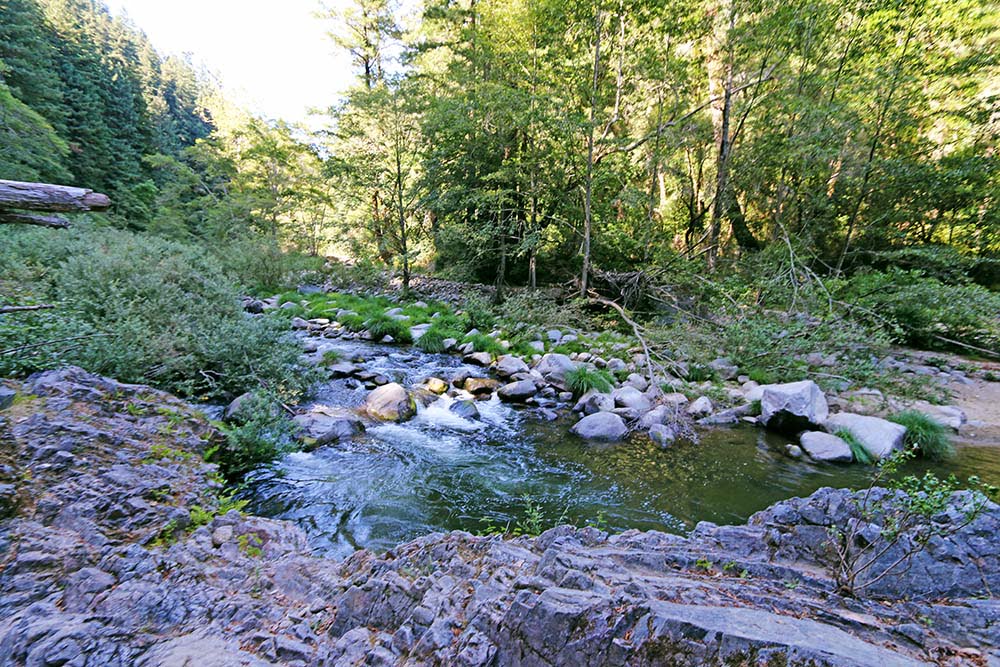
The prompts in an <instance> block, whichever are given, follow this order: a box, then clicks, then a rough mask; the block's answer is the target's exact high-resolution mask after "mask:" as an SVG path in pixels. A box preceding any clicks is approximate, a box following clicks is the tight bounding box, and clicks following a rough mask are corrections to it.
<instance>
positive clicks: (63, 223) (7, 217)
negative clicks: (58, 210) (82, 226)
mask: <svg viewBox="0 0 1000 667" xmlns="http://www.w3.org/2000/svg"><path fill="white" fill-rule="evenodd" d="M0 225H35V226H36V227H55V228H56V229H66V228H67V227H69V220H67V219H66V218H61V217H59V216H58V215H36V214H34V213H16V212H13V211H3V210H0Z"/></svg>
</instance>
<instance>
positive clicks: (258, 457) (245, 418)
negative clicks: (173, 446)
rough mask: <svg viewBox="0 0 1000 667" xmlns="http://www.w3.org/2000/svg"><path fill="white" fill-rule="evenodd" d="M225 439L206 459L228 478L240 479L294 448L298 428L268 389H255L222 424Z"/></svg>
mask: <svg viewBox="0 0 1000 667" xmlns="http://www.w3.org/2000/svg"><path fill="white" fill-rule="evenodd" d="M220 430H221V431H222V433H223V435H224V436H225V440H224V441H223V442H222V443H220V444H219V445H218V446H217V447H215V448H213V449H211V450H209V452H207V453H206V456H205V458H206V459H207V460H208V461H209V462H211V463H217V464H218V465H219V468H220V470H221V471H222V474H223V475H224V476H225V478H226V479H227V480H229V481H237V480H239V479H240V478H241V477H243V475H245V474H246V473H248V472H249V471H250V470H252V469H254V468H256V467H257V466H259V465H262V464H265V463H268V462H270V461H273V460H274V459H276V458H277V457H278V456H280V455H281V454H283V453H285V452H288V451H291V450H293V449H294V448H295V435H296V433H297V428H296V425H295V422H293V421H292V420H291V419H289V418H288V417H287V416H286V415H285V412H284V410H283V408H282V407H281V404H280V403H279V401H278V398H277V397H276V396H275V395H273V394H270V393H268V392H262V391H258V392H254V393H252V394H251V395H250V396H248V397H247V398H245V399H243V401H242V403H241V404H240V408H239V410H237V412H236V414H235V415H233V417H232V420H231V423H229V424H222V425H220Z"/></svg>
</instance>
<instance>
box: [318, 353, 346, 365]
mask: <svg viewBox="0 0 1000 667" xmlns="http://www.w3.org/2000/svg"><path fill="white" fill-rule="evenodd" d="M342 358H343V355H341V354H340V351H339V350H327V351H326V352H324V353H323V365H324V366H332V365H333V364H335V363H337V362H338V361H340V360H341V359H342Z"/></svg>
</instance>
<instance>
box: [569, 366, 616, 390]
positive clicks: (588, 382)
mask: <svg viewBox="0 0 1000 667" xmlns="http://www.w3.org/2000/svg"><path fill="white" fill-rule="evenodd" d="M566 386H568V387H569V389H570V391H572V392H573V393H574V394H576V395H577V396H580V395H583V394H586V393H587V392H588V391H590V390H591V389H596V390H597V391H599V392H609V391H611V388H612V386H613V381H612V377H611V374H610V373H608V372H607V371H602V370H598V369H596V368H591V367H590V366H577V367H576V368H574V369H572V370H570V371H567V373H566Z"/></svg>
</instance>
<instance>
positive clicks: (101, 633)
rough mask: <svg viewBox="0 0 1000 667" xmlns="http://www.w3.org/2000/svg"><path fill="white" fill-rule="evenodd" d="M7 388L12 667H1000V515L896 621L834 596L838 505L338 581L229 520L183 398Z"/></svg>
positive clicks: (587, 538) (583, 539)
mask: <svg viewBox="0 0 1000 667" xmlns="http://www.w3.org/2000/svg"><path fill="white" fill-rule="evenodd" d="M7 388H8V389H9V390H13V391H16V392H17V393H18V396H19V397H20V399H19V400H17V401H12V402H8V405H7V406H6V407H5V408H3V409H2V411H0V443H2V445H3V447H2V448H0V483H2V484H4V485H9V486H11V487H13V489H14V493H13V495H12V498H13V500H12V502H11V503H10V504H8V506H7V517H6V518H4V519H2V520H0V664H10V665H74V666H81V667H98V666H99V667H125V666H131V665H138V666H154V665H163V666H166V665H170V666H175V665H199V667H228V666H230V665H253V666H258V665H275V664H280V665H294V666H300V667H302V666H324V667H325V666H329V667H333V666H337V667H343V666H350V665H413V666H416V665H468V666H471V665H495V666H514V665H521V666H528V665H539V666H541V665H546V666H551V665H567V666H569V665H572V666H577V665H584V666H585V665H594V666H597V665H610V664H615V665H649V666H652V665H665V664H678V665H695V664H699V665H730V664H782V665H810V666H820V665H829V666H844V667H846V666H849V665H850V666H857V665H872V666H875V665H893V666H895V665H900V666H903V665H920V664H928V663H932V664H937V665H949V666H950V665H954V666H956V667H957V666H958V665H982V664H994V663H995V662H997V661H998V660H1000V653H998V649H997V647H998V646H1000V605H998V603H997V602H996V599H995V598H994V594H993V591H996V590H1000V543H998V541H997V540H996V539H995V536H996V535H997V533H998V532H1000V507H998V506H996V505H994V504H989V505H988V506H987V507H986V511H985V512H983V513H982V514H981V515H980V516H979V517H978V518H977V519H976V520H975V521H974V522H972V523H971V524H969V525H967V526H965V527H964V528H962V529H961V530H959V531H958V532H957V533H954V534H953V535H951V536H950V537H949V538H948V539H947V540H945V541H942V542H941V543H936V544H933V545H931V548H928V549H926V550H923V551H921V552H919V553H918V554H917V555H916V556H915V557H914V558H913V560H912V561H911V562H910V563H909V566H908V567H906V568H901V569H900V570H899V571H898V572H897V573H895V574H894V575H893V576H891V577H886V578H884V579H882V580H880V581H878V582H874V583H873V585H872V587H871V589H870V591H869V593H870V594H871V595H873V596H875V597H878V598H879V599H880V601H874V600H866V599H856V598H844V597H841V596H839V595H837V594H836V593H835V592H834V590H835V586H834V584H833V582H832V581H831V580H830V578H829V575H828V574H826V573H827V572H828V567H829V565H830V561H829V559H830V554H829V552H828V550H827V549H826V540H827V539H828V533H827V529H828V527H829V526H831V525H843V524H844V523H845V522H848V521H851V520H852V517H853V514H852V513H853V512H854V511H855V507H856V506H855V504H854V502H853V501H852V492H850V491H846V490H833V489H821V490H820V491H817V492H816V493H815V494H813V495H812V496H810V497H808V498H804V499H793V500H789V501H786V502H782V503H778V504H777V505H774V506H772V507H771V508H769V509H767V510H765V511H763V512H760V513H758V514H756V515H754V516H753V517H752V518H751V519H750V521H749V522H748V523H747V524H746V525H743V526H715V525H712V524H708V523H702V524H699V525H698V527H697V528H696V529H695V530H694V532H693V533H692V534H691V535H690V536H688V537H680V536H676V535H668V534H664V533H658V532H654V531H650V532H639V531H627V532H625V533H622V534H619V535H608V534H606V533H604V532H602V531H600V530H597V529H594V528H585V529H575V528H572V527H569V526H564V527H560V528H555V529H552V530H549V531H547V532H545V533H543V534H542V535H540V536H539V537H536V538H526V537H522V538H516V539H510V540H505V539H502V538H500V537H496V536H494V537H477V536H472V535H469V534H467V533H458V532H455V533H449V534H431V535H427V536H425V537H422V538H419V539H417V540H415V541H413V542H410V543H407V544H403V545H400V546H398V547H396V548H394V549H391V550H390V551H388V552H386V553H384V554H375V553H372V552H369V551H358V552H356V553H355V554H354V555H353V556H351V557H349V558H348V559H346V560H345V561H342V562H335V561H332V560H328V559H323V558H316V557H313V556H311V555H310V554H309V552H308V550H307V546H306V541H305V539H304V536H303V535H302V533H301V532H300V531H299V530H298V529H297V528H295V527H294V526H293V525H291V524H288V523H285V522H281V521H273V520H267V519H261V518H257V517H252V516H246V515H243V514H241V513H239V512H237V511H235V510H233V511H228V512H226V513H222V512H221V511H220V509H221V507H220V504H219V499H218V495H217V492H218V485H217V482H216V481H215V476H214V472H215V470H214V466H211V465H208V464H205V463H203V462H202V457H201V453H202V452H203V451H204V449H205V448H206V447H207V446H209V445H210V443H211V441H212V438H213V437H214V431H213V429H212V427H211V426H210V425H209V424H208V422H207V421H206V420H205V419H204V418H203V417H202V416H200V415H199V413H198V412H197V411H196V410H195V409H193V408H191V407H189V406H187V405H186V404H184V403H183V402H181V401H179V400H178V399H176V398H173V397H171V396H169V395H166V394H163V393H161V392H157V391H154V390H152V389H149V388H148V387H141V386H136V385H125V384H121V383H117V382H114V381H112V380H108V379H106V378H101V377H99V376H95V375H91V374H88V373H85V372H84V371H82V370H80V369H72V368H71V369H65V370H62V371H56V372H49V373H44V374H41V375H38V376H35V377H33V378H31V379H30V380H29V381H28V382H26V383H24V384H17V383H10V384H9V386H8V387H7ZM21 399H23V400H21ZM959 500H960V499H959ZM959 500H956V502H959ZM883 501H884V502H891V501H892V499H891V497H889V496H886V497H885V498H884V499H883ZM955 518H956V517H953V516H951V514H950V513H945V514H944V515H943V516H941V517H936V520H938V521H942V522H946V521H953V520H955ZM874 530H875V532H876V533H877V532H878V529H877V527H875V529H874ZM887 557H890V558H893V557H895V555H894V554H889V555H888V556H887Z"/></svg>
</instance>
